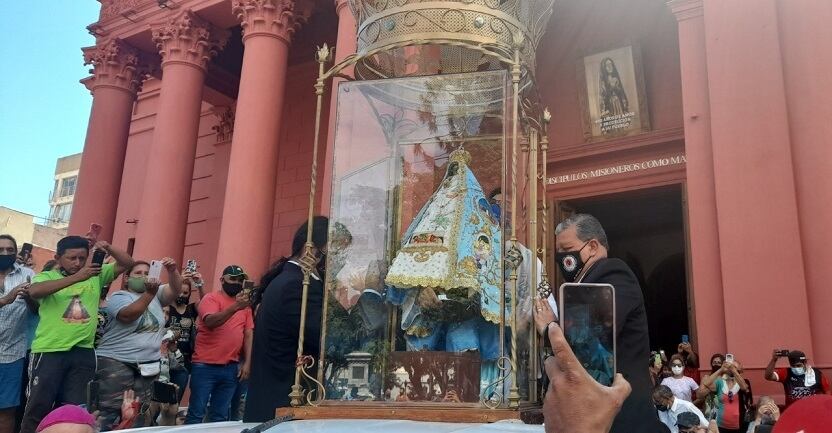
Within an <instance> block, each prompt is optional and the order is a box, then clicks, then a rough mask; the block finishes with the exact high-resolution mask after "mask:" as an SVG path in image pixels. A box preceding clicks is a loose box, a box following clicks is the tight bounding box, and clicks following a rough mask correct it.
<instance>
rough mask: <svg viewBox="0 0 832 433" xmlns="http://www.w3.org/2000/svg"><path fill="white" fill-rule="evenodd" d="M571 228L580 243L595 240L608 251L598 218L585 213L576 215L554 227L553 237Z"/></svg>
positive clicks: (606, 241)
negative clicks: (573, 228)
mask: <svg viewBox="0 0 832 433" xmlns="http://www.w3.org/2000/svg"><path fill="white" fill-rule="evenodd" d="M572 226H575V233H577V235H578V239H580V240H581V241H583V242H589V241H590V240H592V239H596V240H597V241H598V243H600V244H601V245H603V246H604V248H606V249H610V242H609V241H608V240H607V233H606V232H604V227H602V226H601V222H600V221H598V218H595V217H594V216H592V215H590V214H586V213H576V214H574V215H572V216H570V217H569V218H566V219H565V220H563V221H561V223H560V224H558V226H557V227H555V236H557V235H559V234H561V233H563V231H564V230H566V229H568V228H569V227H572Z"/></svg>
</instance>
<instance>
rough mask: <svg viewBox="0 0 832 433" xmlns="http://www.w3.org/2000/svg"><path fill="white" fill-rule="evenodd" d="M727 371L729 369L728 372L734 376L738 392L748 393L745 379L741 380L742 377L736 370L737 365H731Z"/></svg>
mask: <svg viewBox="0 0 832 433" xmlns="http://www.w3.org/2000/svg"><path fill="white" fill-rule="evenodd" d="M728 369H729V371H731V373H733V374H734V380H736V381H737V385H739V386H740V390H742V391H748V382H746V381H745V378H743V377H742V375H741V374H740V373H739V371H738V370H737V365H736V364H731V366H730V367H728Z"/></svg>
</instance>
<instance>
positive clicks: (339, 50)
mask: <svg viewBox="0 0 832 433" xmlns="http://www.w3.org/2000/svg"><path fill="white" fill-rule="evenodd" d="M335 13H337V14H338V40H337V41H336V42H335V56H334V61H333V63H334V64H338V63H340V62H341V61H342V60H344V59H345V58H347V56H350V55H352V54H354V53H355V50H356V44H357V35H356V32H357V23H356V21H355V16H354V15H353V14H352V9H350V7H349V0H335ZM352 71H353V68H352V67H349V68H347V69H345V70H344V71H341V73H343V74H345V75H352ZM342 81H344V79H343V78H333V79H332V82H331V83H327V85H328V86H332V87H331V89H332V92H331V94H332V96H331V99H330V102H329V127H328V129H327V134H326V150H325V156H324V169H323V177H322V180H321V196H320V197H321V198H320V201H319V203H320V207H321V213H323V214H327V215H328V214H329V212H330V200H331V198H332V171H333V167H332V162H333V158H332V156H333V152H334V145H335V126H336V123H335V120H336V117H337V116H336V114H337V111H338V110H337V109H338V84H339V83H341V82H342Z"/></svg>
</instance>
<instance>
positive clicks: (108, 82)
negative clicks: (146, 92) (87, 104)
mask: <svg viewBox="0 0 832 433" xmlns="http://www.w3.org/2000/svg"><path fill="white" fill-rule="evenodd" d="M81 51H82V52H83V53H84V65H92V69H91V70H90V73H91V74H92V76H91V77H89V78H86V79H84V80H82V81H81V82H82V83H84V85H85V86H87V88H88V89H89V90H90V91H91V92H94V91H95V89H96V88H98V87H103V86H106V87H110V88H116V89H119V90H123V91H125V92H128V93H130V94H132V95H133V96H135V95H136V93H138V92H139V90H141V85H142V82H143V81H144V79H145V78H146V77H147V75H148V74H149V73H150V67H149V66H148V65H147V64H145V63H143V62H142V58H141V57H142V56H141V52H140V51H139V50H137V49H136V48H133V47H132V46H130V45H128V44H127V43H125V42H124V41H122V40H121V39H118V38H114V39H109V40H106V41H103V42H101V43H99V44H98V45H95V46H92V47H86V48H82V49H81Z"/></svg>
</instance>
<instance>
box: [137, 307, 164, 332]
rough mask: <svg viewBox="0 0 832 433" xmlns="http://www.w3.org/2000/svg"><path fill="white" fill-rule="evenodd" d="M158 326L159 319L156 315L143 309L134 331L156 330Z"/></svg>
mask: <svg viewBox="0 0 832 433" xmlns="http://www.w3.org/2000/svg"><path fill="white" fill-rule="evenodd" d="M160 327H161V326H160V325H159V320H158V319H157V318H156V316H154V315H153V313H151V312H150V311H145V312H144V313H142V317H140V318H139V324H138V326H136V332H138V333H144V332H158V331H159V328H160Z"/></svg>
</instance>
